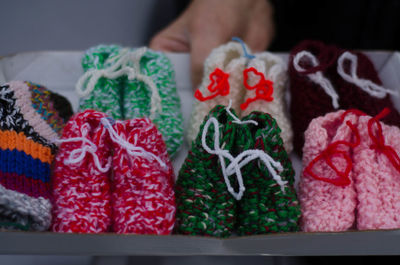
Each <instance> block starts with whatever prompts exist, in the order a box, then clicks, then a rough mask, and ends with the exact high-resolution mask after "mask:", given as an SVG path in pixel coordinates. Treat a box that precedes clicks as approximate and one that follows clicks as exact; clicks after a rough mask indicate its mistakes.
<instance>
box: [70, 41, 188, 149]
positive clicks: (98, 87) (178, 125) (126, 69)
mask: <svg viewBox="0 0 400 265" xmlns="http://www.w3.org/2000/svg"><path fill="white" fill-rule="evenodd" d="M82 66H83V68H84V70H85V74H84V75H83V76H82V77H81V78H80V79H79V80H78V82H77V85H76V88H77V92H78V94H79V95H80V96H81V97H82V98H81V103H80V109H81V110H84V109H94V110H98V111H101V112H104V113H106V114H108V115H109V116H111V117H112V118H114V119H122V120H123V119H134V118H143V117H148V118H150V119H151V120H152V121H153V122H154V123H155V124H156V126H157V128H158V130H159V131H160V132H161V134H162V136H163V140H164V141H165V142H166V145H167V150H168V153H169V155H171V156H173V155H174V154H175V153H176V152H177V151H178V149H179V148H180V146H181V145H182V141H183V126H182V124H183V118H182V113H181V104H180V98H179V96H178V93H177V90H176V83H175V72H174V69H173V66H172V64H171V62H170V60H169V59H168V57H167V56H166V55H165V54H163V53H161V52H156V51H153V50H150V49H148V48H146V47H142V48H138V49H130V48H121V47H119V46H116V45H110V46H106V45H99V46H96V47H93V48H91V49H89V50H88V51H87V52H86V53H85V56H84V57H83V59H82Z"/></svg>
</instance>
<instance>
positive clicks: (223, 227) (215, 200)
mask: <svg viewBox="0 0 400 265" xmlns="http://www.w3.org/2000/svg"><path fill="white" fill-rule="evenodd" d="M232 121H233V119H232V117H231V116H230V115H229V114H228V113H227V112H226V110H225V107H223V106H216V107H215V108H214V109H213V110H211V112H210V113H209V114H208V116H206V117H205V120H204V122H203V124H202V125H201V126H200V133H199V134H198V136H197V138H196V140H195V141H193V144H192V147H191V150H190V151H189V154H188V156H187V158H186V160H185V162H184V164H183V166H182V168H181V170H180V172H179V177H178V180H177V183H176V188H175V194H176V204H177V212H176V224H175V232H176V233H178V234H187V235H208V236H216V237H228V236H230V235H231V233H232V231H233V229H234V224H235V212H236V200H235V199H234V197H233V196H232V195H231V194H230V193H229V191H228V189H227V183H230V179H224V176H223V174H222V171H221V165H220V163H221V161H220V158H219V157H218V155H217V151H216V150H219V149H220V148H223V149H225V150H229V149H231V148H233V146H234V145H235V142H234V139H235V130H234V127H235V126H234V124H233V123H232ZM225 162H229V161H225V159H223V163H225ZM229 185H230V184H229Z"/></svg>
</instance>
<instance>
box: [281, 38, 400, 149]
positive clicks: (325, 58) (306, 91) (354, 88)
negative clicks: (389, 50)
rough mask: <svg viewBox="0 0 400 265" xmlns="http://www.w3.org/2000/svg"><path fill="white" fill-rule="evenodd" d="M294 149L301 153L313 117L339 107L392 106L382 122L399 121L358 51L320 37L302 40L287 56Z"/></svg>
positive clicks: (368, 110)
mask: <svg viewBox="0 0 400 265" xmlns="http://www.w3.org/2000/svg"><path fill="white" fill-rule="evenodd" d="M289 76H290V92H291V103H290V113H291V118H292V125H293V132H294V149H295V151H296V152H297V153H298V154H301V153H302V152H301V151H302V148H303V145H304V131H305V130H306V129H307V126H308V125H309V123H310V122H311V120H312V119H314V118H316V117H319V116H323V115H325V114H326V113H329V112H333V111H336V110H338V109H352V108H355V109H359V110H361V111H363V112H365V113H367V114H369V115H371V116H375V115H376V114H378V112H379V111H380V110H382V109H383V108H384V107H388V108H389V109H390V110H391V115H390V116H388V117H386V119H385V122H386V123H388V124H392V125H400V115H399V113H398V112H397V111H396V109H395V108H394V107H393V104H392V102H391V100H390V95H389V94H395V93H394V92H393V91H390V90H387V89H385V88H383V87H382V86H381V85H382V82H381V80H380V79H379V77H378V73H377V71H376V70H375V68H374V65H373V64H372V62H371V61H370V60H369V59H368V57H367V56H365V55H364V54H362V53H360V52H353V51H346V50H344V49H340V48H338V47H335V46H332V45H326V44H324V43H322V42H319V41H309V40H306V41H303V42H301V43H299V44H298V45H297V46H296V47H295V48H294V49H293V50H292V52H291V54H290V57H289Z"/></svg>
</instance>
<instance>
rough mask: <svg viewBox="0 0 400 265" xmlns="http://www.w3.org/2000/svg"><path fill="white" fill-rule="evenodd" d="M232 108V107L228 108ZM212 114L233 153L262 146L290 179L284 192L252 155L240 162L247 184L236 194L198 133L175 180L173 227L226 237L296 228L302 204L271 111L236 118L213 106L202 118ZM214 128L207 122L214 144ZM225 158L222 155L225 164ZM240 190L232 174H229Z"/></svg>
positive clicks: (223, 145)
mask: <svg viewBox="0 0 400 265" xmlns="http://www.w3.org/2000/svg"><path fill="white" fill-rule="evenodd" d="M231 112H232V113H233V115H235V114H234V111H233V110H231ZM211 117H215V118H216V119H217V120H218V122H219V128H218V129H219V132H220V134H219V136H220V139H219V140H220V146H221V148H223V149H224V150H228V151H229V153H230V154H231V155H232V156H233V157H236V156H237V155H239V154H240V153H242V152H244V151H246V150H250V149H261V150H263V151H264V152H265V153H267V154H268V155H270V156H271V157H272V158H273V159H274V160H276V161H277V162H280V163H281V166H282V167H283V171H282V172H280V174H279V175H280V177H281V178H282V180H283V181H287V182H288V183H287V184H286V185H285V188H284V192H283V191H282V190H281V187H280V186H279V185H278V184H277V183H276V182H275V180H274V179H273V178H272V175H271V174H270V173H269V171H268V169H267V168H266V167H265V166H264V165H263V163H260V161H259V160H252V161H251V162H249V163H248V164H247V165H245V166H243V168H242V176H243V181H244V186H245V192H244V195H243V197H242V198H241V199H240V200H239V201H236V199H235V198H234V197H233V196H232V195H231V194H230V193H229V192H228V189H227V185H226V183H225V181H224V177H223V174H222V171H221V164H220V161H219V157H218V156H217V155H214V154H210V153H208V152H207V151H206V150H204V147H203V145H202V139H201V137H202V133H200V134H199V135H198V136H197V138H196V140H195V141H194V142H193V144H192V148H191V150H190V152H189V154H188V157H187V158H186V160H185V162H184V164H183V166H182V168H181V170H180V173H179V178H178V180H177V184H176V194H177V222H176V232H177V233H181V234H190V235H209V236H217V237H228V236H230V235H231V234H232V233H233V232H236V233H238V234H239V235H249V234H264V233H274V232H289V231H298V219H299V217H300V206H299V204H298V201H297V196H296V193H295V190H294V187H293V184H294V171H293V167H292V164H291V162H290V160H289V158H288V155H287V153H286V151H285V149H284V147H283V142H282V139H281V137H280V129H279V127H278V125H277V123H276V121H275V120H274V119H273V118H272V117H271V116H270V115H269V114H263V113H260V112H253V113H251V114H250V115H248V116H246V117H245V118H244V119H242V121H250V120H253V121H256V122H257V123H258V125H254V124H251V123H245V124H243V123H238V121H237V120H236V119H235V120H234V117H233V116H232V115H230V114H229V113H228V112H227V111H226V108H225V107H223V106H217V107H215V108H214V109H213V110H212V111H211V112H210V113H209V115H208V116H207V117H206V118H205V121H204V122H203V124H202V125H201V127H200V132H202V131H203V129H204V126H205V123H206V121H208V120H209V119H210V118H211ZM214 130H215V128H213V127H209V129H208V132H207V135H206V144H207V145H208V146H213V143H214V138H213V137H212V136H213V135H214ZM228 162H229V161H225V163H226V164H228ZM229 182H230V183H231V185H232V186H233V189H234V190H238V182H237V180H236V176H235V175H233V176H231V177H229Z"/></svg>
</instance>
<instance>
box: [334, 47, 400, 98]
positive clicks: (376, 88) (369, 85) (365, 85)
mask: <svg viewBox="0 0 400 265" xmlns="http://www.w3.org/2000/svg"><path fill="white" fill-rule="evenodd" d="M345 60H349V61H350V72H349V73H346V72H345V71H344V62H345ZM357 66H358V58H357V56H356V55H354V54H352V53H350V52H344V53H343V54H342V55H341V56H340V57H339V59H338V66H337V71H338V74H339V75H340V76H341V77H342V78H343V79H344V80H346V81H347V82H349V83H352V84H354V85H356V86H358V87H359V88H361V89H362V90H364V91H365V92H367V93H368V94H370V95H371V96H373V97H376V98H384V97H386V94H391V95H394V96H399V93H398V91H393V90H390V89H386V88H384V87H382V86H380V85H377V84H375V83H374V82H372V81H371V80H367V79H363V78H359V77H358V76H357Z"/></svg>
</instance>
